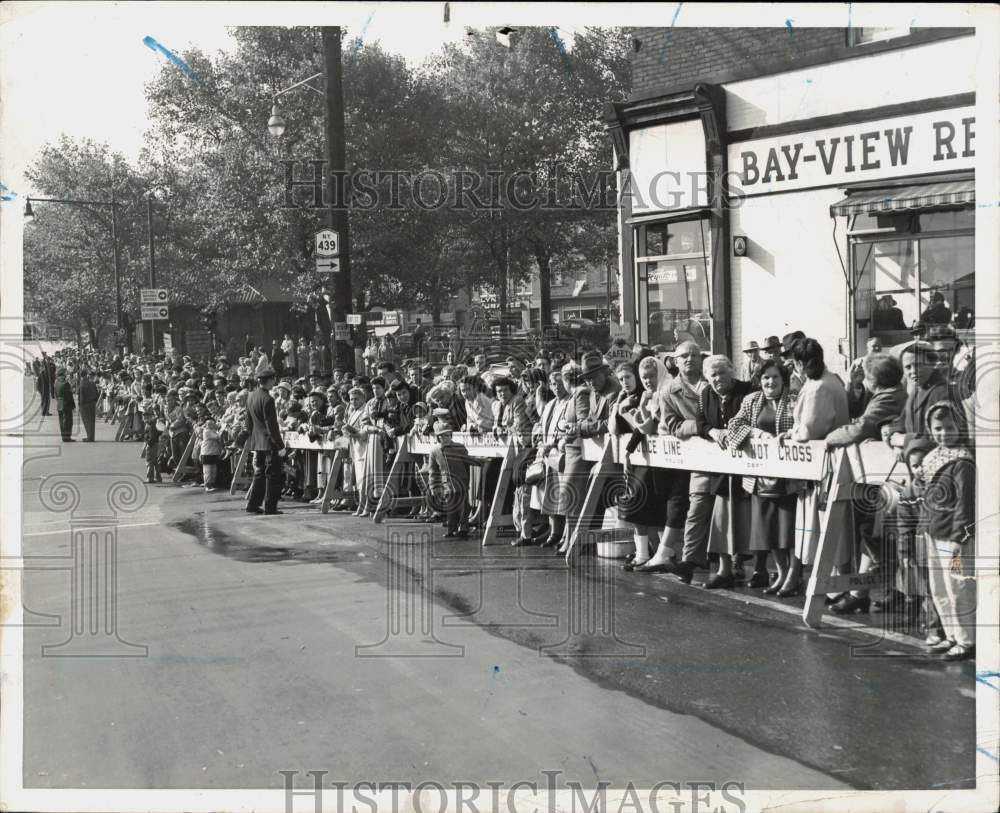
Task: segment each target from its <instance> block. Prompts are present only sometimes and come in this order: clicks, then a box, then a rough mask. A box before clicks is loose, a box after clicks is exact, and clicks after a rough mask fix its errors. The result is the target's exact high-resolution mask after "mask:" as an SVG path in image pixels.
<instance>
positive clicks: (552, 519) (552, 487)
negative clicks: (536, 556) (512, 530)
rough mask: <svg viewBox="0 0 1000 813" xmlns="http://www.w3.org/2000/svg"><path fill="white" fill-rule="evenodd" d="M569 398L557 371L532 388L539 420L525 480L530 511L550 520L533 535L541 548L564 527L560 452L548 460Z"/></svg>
mask: <svg viewBox="0 0 1000 813" xmlns="http://www.w3.org/2000/svg"><path fill="white" fill-rule="evenodd" d="M536 369H537V368H536ZM568 400H569V395H568V393H567V392H566V388H565V386H563V381H562V376H560V375H559V373H558V372H556V373H552V374H550V375H549V376H548V386H546V385H545V384H544V383H542V382H540V383H539V384H538V386H537V387H536V389H535V403H536V406H537V408H538V412H539V420H538V423H537V424H536V425H535V433H536V437H537V442H536V447H537V449H538V451H537V453H536V455H535V458H534V461H533V462H532V463H531V465H530V466H529V467H528V472H527V475H526V476H525V483H526V484H527V485H529V486H531V509H532V511H533V512H534V513H535V515H536V516H537V515H539V514H540V515H542V516H547V517H548V520H549V530H548V532H547V533H543V534H541V535H539V536H537V537H535V538H534V542H535V544H536V545H539V546H540V547H543V548H551V547H554V546H556V545H558V544H559V543H560V542H561V541H562V536H563V531H564V529H565V527H566V517H565V515H564V514H563V513H562V512H561V511H560V510H559V509H560V505H559V503H560V495H559V468H558V457H559V455H558V453H556V456H555V457H554V458H552V459H551V460H550V459H549V456H550V455H552V454H553V453H554V452H555V450H556V445H557V443H558V437H557V434H556V433H557V430H558V427H559V421H560V420H561V419H562V415H563V413H564V412H565V410H566V404H567V403H568ZM553 464H554V465H555V467H553Z"/></svg>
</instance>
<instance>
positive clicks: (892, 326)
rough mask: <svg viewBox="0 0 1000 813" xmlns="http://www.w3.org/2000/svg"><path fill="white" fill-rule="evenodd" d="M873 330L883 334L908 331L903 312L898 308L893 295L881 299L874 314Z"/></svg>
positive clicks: (876, 304)
mask: <svg viewBox="0 0 1000 813" xmlns="http://www.w3.org/2000/svg"><path fill="white" fill-rule="evenodd" d="M872 330H874V331H876V332H877V333H882V332H885V331H890V330H906V321H905V320H904V319H903V311H901V310H900V309H899V307H898V306H897V302H896V300H895V299H894V298H893V297H892V295H891V294H886V295H885V296H881V297H879V299H878V301H877V302H876V303H875V310H874V311H873V312H872Z"/></svg>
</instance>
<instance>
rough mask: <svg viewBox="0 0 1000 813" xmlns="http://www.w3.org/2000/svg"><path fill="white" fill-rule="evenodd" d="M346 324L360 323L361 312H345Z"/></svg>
mask: <svg viewBox="0 0 1000 813" xmlns="http://www.w3.org/2000/svg"><path fill="white" fill-rule="evenodd" d="M347 324H349V325H360V324H361V314H360V313H349V314H347Z"/></svg>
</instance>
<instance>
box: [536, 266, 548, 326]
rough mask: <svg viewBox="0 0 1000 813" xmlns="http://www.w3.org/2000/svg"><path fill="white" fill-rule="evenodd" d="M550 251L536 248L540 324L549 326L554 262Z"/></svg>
mask: <svg viewBox="0 0 1000 813" xmlns="http://www.w3.org/2000/svg"><path fill="white" fill-rule="evenodd" d="M551 259H552V258H551V257H550V256H549V254H548V253H546V252H544V251H541V250H540V249H535V261H536V262H537V263H538V320H539V321H538V324H539V326H540V327H543V328H545V327H549V326H550V325H551V324H552V264H551Z"/></svg>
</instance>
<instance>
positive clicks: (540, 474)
mask: <svg viewBox="0 0 1000 813" xmlns="http://www.w3.org/2000/svg"><path fill="white" fill-rule="evenodd" d="M544 479H545V464H544V463H543V462H542V461H541V460H536V461H535V462H534V463H532V464H530V465H529V466H528V468H527V470H526V471H525V472H524V484H525V485H526V486H535V485H538V484H539V483H540V482H542V480H544Z"/></svg>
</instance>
